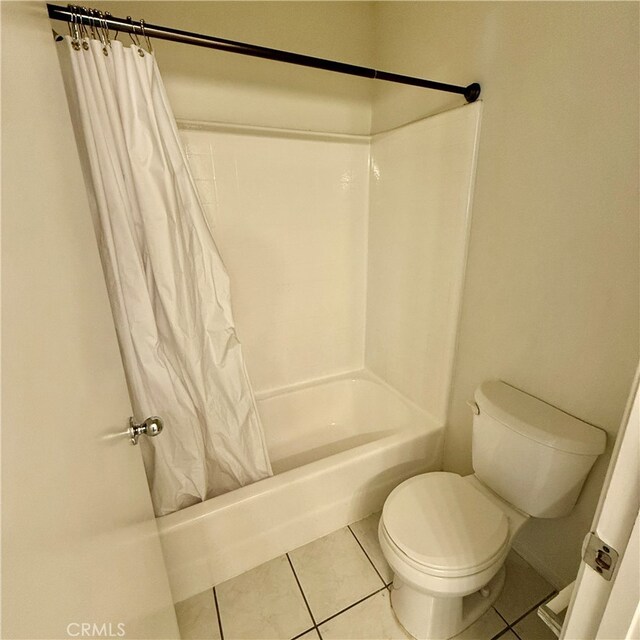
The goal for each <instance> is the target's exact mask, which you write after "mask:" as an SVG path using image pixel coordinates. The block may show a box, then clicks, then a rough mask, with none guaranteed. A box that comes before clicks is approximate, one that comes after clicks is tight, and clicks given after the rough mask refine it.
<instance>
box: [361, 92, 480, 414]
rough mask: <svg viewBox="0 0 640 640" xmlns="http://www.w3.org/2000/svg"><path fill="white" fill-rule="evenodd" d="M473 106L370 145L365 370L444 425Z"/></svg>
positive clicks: (476, 109)
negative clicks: (374, 374)
mask: <svg viewBox="0 0 640 640" xmlns="http://www.w3.org/2000/svg"><path fill="white" fill-rule="evenodd" d="M481 108H482V105H481V104H480V103H476V104H473V105H468V106H465V107H462V108H459V109H455V110H453V111H448V112H446V113H442V114H440V115H437V116H433V117H431V118H428V119H425V120H420V121H418V122H415V123H413V124H409V125H406V126H404V127H401V128H399V129H395V130H393V131H391V132H389V133H382V134H378V135H376V136H373V139H372V151H371V206H370V214H369V215H370V220H369V253H368V284H367V287H368V290H367V331H366V352H365V353H366V355H365V362H366V365H367V367H368V368H369V369H371V371H373V372H374V373H376V374H377V375H379V376H380V377H381V378H383V379H384V380H386V381H387V382H388V383H389V384H391V385H392V386H394V387H395V388H396V389H398V390H399V391H401V392H402V393H404V394H405V395H406V396H407V397H409V398H411V399H412V400H413V401H414V402H416V403H417V404H418V405H419V406H420V407H422V408H423V409H426V410H427V411H429V412H430V413H431V414H432V415H433V416H434V417H435V418H437V419H438V420H442V421H444V420H445V419H446V413H447V406H448V401H449V391H450V386H451V375H452V367H453V357H454V352H455V346H456V336H457V328H458V312H459V307H460V298H461V293H462V284H463V276H464V268H465V263H466V248H467V237H468V231H469V222H470V210H471V195H472V187H473V177H474V174H475V156H476V146H477V138H478V129H479V121H480V112H481Z"/></svg>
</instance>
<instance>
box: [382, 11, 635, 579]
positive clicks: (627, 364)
mask: <svg viewBox="0 0 640 640" xmlns="http://www.w3.org/2000/svg"><path fill="white" fill-rule="evenodd" d="M375 11H376V33H377V39H376V53H377V58H378V65H379V66H380V67H383V68H388V69H393V70H395V71H398V72H401V73H408V74H416V75H423V76H425V77H428V78H433V79H436V80H443V81H445V82H454V83H460V84H468V83H470V82H473V81H478V82H480V83H481V84H482V86H483V96H484V112H483V122H482V132H481V139H480V148H479V158H478V171H477V178H476V188H475V201H474V207H473V214H472V215H473V220H472V231H471V239H470V247H469V257H468V267H467V276H466V286H465V291H464V297H463V310H462V319H461V327H460V334H459V347H458V354H457V358H456V364H455V373H454V386H453V390H452V402H451V406H450V423H449V428H448V432H447V443H446V452H445V464H446V468H448V469H452V470H456V471H459V472H463V473H464V472H469V471H470V470H471V448H470V445H471V415H470V412H469V410H468V408H467V407H466V406H465V401H466V400H468V399H469V398H471V397H472V395H473V391H474V388H475V387H476V386H477V385H478V384H479V383H480V382H481V381H482V380H485V379H489V378H501V379H503V380H506V381H508V382H510V383H511V384H513V385H515V386H517V387H519V388H521V389H523V390H525V391H527V392H530V393H532V394H534V395H536V396H538V397H540V398H543V399H544V400H546V401H548V402H550V403H551V404H554V405H556V406H558V407H560V408H562V409H564V410H565V411H568V412H569V413H572V414H574V415H575V416H577V417H579V418H582V419H584V420H587V421H589V422H592V423H594V424H596V425H599V426H601V427H603V428H604V429H606V430H607V431H608V432H609V433H610V434H612V437H613V434H614V433H615V432H616V430H617V429H618V425H619V421H620V418H621V415H622V411H623V408H624V405H625V401H626V398H627V394H628V393H629V388H630V385H631V381H632V378H633V373H634V369H635V366H636V364H637V361H638V292H639V287H638V138H639V136H638V98H639V96H638V59H639V57H638V4H637V3H591V2H568V3H548V2H544V3H543V2H541V3H526V2H522V3H520V2H513V3H510V2H504V3H503V2H478V3H473V2H471V3H463V2H443V3H431V2H424V3H421V2H415V3H411V2H402V3H400V2H389V3H380V4H379V5H377V6H376V8H375ZM458 103H459V98H457V97H455V96H453V97H449V96H447V95H446V94H438V93H434V92H429V91H418V90H415V89H410V88H403V87H394V86H391V87H389V86H381V87H380V88H379V89H378V92H377V94H376V98H375V104H374V110H373V128H374V130H382V129H386V128H388V127H390V126H394V125H397V124H399V123H402V122H406V121H407V120H411V119H415V118H418V117H422V116H424V115H427V114H430V113H435V112H437V111H440V110H442V109H445V108H449V107H451V106H453V105H455V104H458ZM605 466H606V460H605V459H602V460H601V461H600V463H599V464H598V465H597V467H596V468H595V470H594V471H593V472H592V475H591V478H590V481H589V483H588V485H587V487H586V489H585V492H584V494H583V497H582V499H581V501H580V503H579V505H578V506H577V508H576V510H575V511H574V513H573V514H572V515H571V516H569V517H567V518H563V519H561V520H552V521H537V522H531V523H529V525H528V526H527V529H525V531H524V533H523V536H522V538H521V539H520V542H519V545H518V548H519V550H520V551H521V552H522V553H523V554H524V555H526V556H527V557H528V558H529V559H530V560H532V561H533V562H534V563H535V564H536V565H537V566H538V567H539V568H542V569H543V570H544V572H545V573H546V575H547V576H548V577H549V578H551V579H553V580H554V581H555V582H556V583H566V582H569V581H571V580H572V579H573V576H574V575H575V569H576V567H577V564H578V560H579V549H580V542H581V539H582V537H583V535H584V534H585V532H586V531H587V530H588V528H589V525H590V520H591V516H592V513H593V510H594V508H595V503H596V500H597V495H598V490H599V486H600V484H601V482H602V478H603V475H604V470H605Z"/></svg>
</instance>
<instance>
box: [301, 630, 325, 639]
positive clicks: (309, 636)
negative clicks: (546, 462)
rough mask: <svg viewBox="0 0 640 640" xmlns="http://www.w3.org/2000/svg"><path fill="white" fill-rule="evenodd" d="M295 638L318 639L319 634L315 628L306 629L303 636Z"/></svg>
mask: <svg viewBox="0 0 640 640" xmlns="http://www.w3.org/2000/svg"><path fill="white" fill-rule="evenodd" d="M296 640H320V636H319V635H318V632H317V631H316V630H315V629H311V630H310V631H307V633H305V634H304V635H303V636H299V637H298V638H297V639H296Z"/></svg>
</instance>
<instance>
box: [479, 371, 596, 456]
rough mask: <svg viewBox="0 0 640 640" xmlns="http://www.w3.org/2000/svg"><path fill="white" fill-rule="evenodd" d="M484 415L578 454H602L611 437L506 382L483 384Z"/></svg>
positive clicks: (536, 438)
mask: <svg viewBox="0 0 640 640" xmlns="http://www.w3.org/2000/svg"><path fill="white" fill-rule="evenodd" d="M475 400H476V403H477V404H478V407H479V408H480V413H482V412H485V413H486V414H487V415H489V416H491V417H492V418H494V419H495V420H498V421H499V422H501V423H503V424H504V425H505V426H507V427H509V428H511V429H513V430H514V431H517V432H518V433H520V434H522V435H523V436H525V437H527V438H531V439H532V440H535V441H536V442H539V443H540V444H543V445H546V446H548V447H552V448H554V449H558V450H560V451H566V452H568V453H574V454H577V455H600V454H601V453H603V451H604V449H605V445H606V442H607V436H606V434H605V432H604V431H603V430H602V429H599V428H598V427H594V426H593V425H590V424H587V423H586V422H583V421H582V420H578V418H574V417H573V416H570V415H569V414H568V413H565V412H564V411H560V409H556V408H555V407H552V406H551V405H550V404H547V403H546V402H543V401H542V400H538V398H534V397H533V396H530V395H529V394H528V393H524V391H520V390H519V389H516V388H515V387H512V386H510V385H508V384H506V383H505V382H501V381H499V380H491V381H488V382H483V383H482V384H481V385H480V386H479V387H478V388H477V389H476V393H475Z"/></svg>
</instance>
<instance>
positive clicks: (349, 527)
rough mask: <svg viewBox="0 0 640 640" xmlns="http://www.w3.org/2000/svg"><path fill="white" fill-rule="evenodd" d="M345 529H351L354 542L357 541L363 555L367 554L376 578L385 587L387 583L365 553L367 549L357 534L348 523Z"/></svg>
mask: <svg viewBox="0 0 640 640" xmlns="http://www.w3.org/2000/svg"><path fill="white" fill-rule="evenodd" d="M347 529H349V531H351V535H352V536H353V537H354V538H355V539H356V542H357V543H358V546H359V547H360V548H361V549H362V552H363V553H364V555H365V556H367V560H368V561H369V562H370V563H371V566H372V567H373V570H374V571H375V572H376V573H377V574H378V578H380V580H382V584H383V585H384V586H385V587H386V586H387V583H386V582H385V581H384V578H383V577H382V576H381V575H380V572H379V571H378V569H377V567H376V565H375V564H373V560H372V559H371V558H370V557H369V554H368V553H367V550H366V549H365V548H364V547H363V546H362V544H361V543H360V540H358V536H357V535H356V534H355V533H354V532H353V529H352V528H351V525H350V524H348V525H347Z"/></svg>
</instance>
